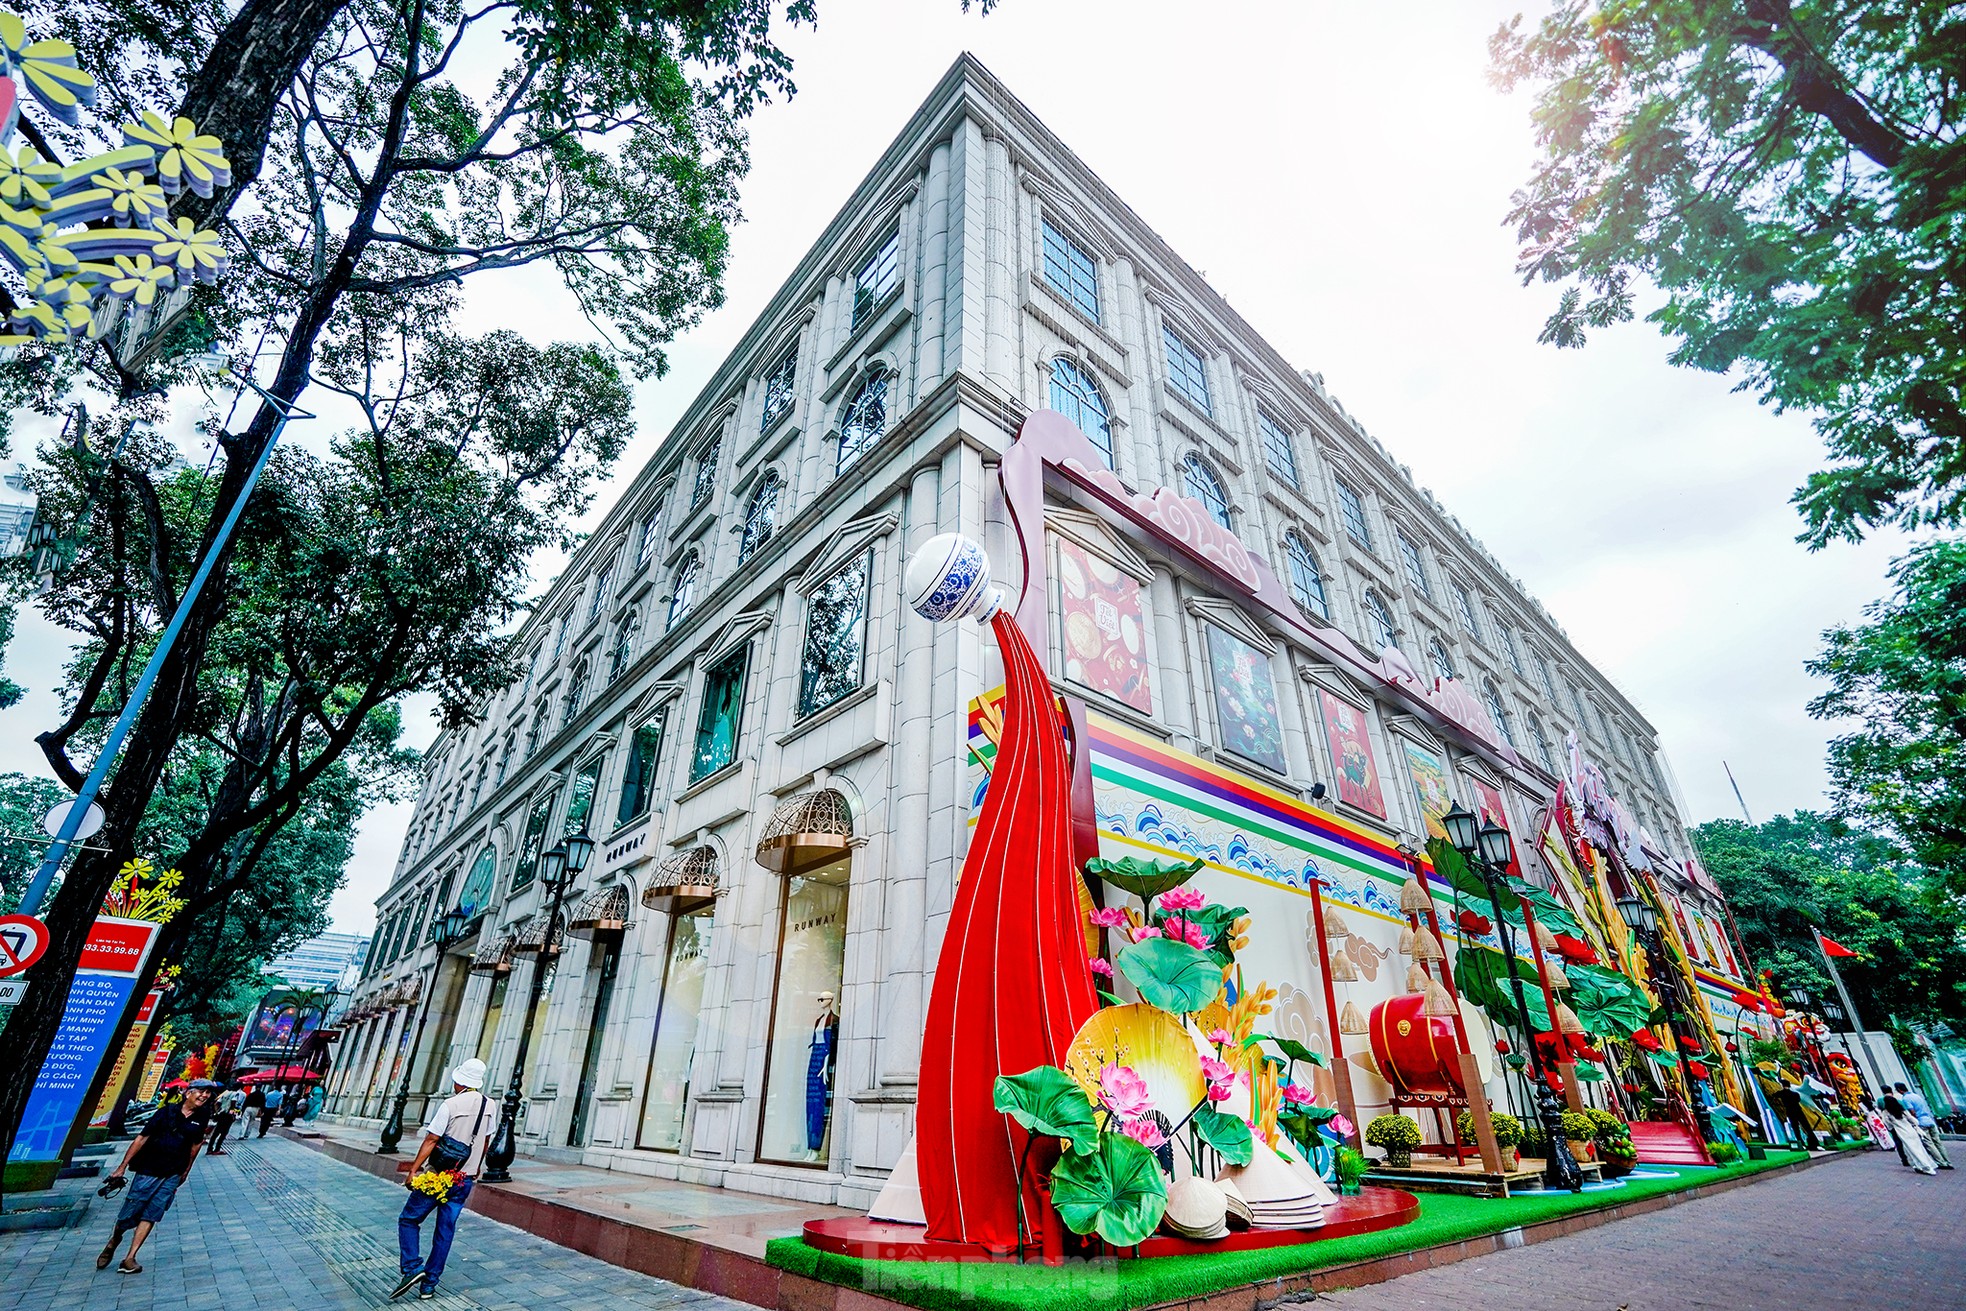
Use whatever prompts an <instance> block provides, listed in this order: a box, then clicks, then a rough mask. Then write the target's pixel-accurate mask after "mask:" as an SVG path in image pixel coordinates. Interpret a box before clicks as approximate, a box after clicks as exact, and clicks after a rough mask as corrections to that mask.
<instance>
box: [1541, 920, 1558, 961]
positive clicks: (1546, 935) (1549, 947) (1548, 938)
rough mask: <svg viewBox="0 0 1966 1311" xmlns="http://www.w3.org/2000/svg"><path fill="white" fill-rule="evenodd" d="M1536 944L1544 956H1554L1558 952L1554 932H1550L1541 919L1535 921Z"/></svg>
mask: <svg viewBox="0 0 1966 1311" xmlns="http://www.w3.org/2000/svg"><path fill="white" fill-rule="evenodd" d="M1536 945H1537V946H1538V947H1541V948H1542V949H1543V954H1544V955H1546V956H1554V955H1556V954H1557V952H1558V948H1557V945H1556V934H1554V933H1551V932H1550V926H1549V925H1547V924H1545V923H1543V922H1542V921H1541V920H1537V921H1536Z"/></svg>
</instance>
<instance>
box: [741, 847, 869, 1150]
mask: <svg viewBox="0 0 1966 1311" xmlns="http://www.w3.org/2000/svg"><path fill="white" fill-rule="evenodd" d="M849 867H850V862H849V861H847V860H840V861H836V862H834V863H833V864H831V865H827V866H824V867H822V868H820V869H818V870H814V871H812V872H811V873H808V874H805V875H802V876H801V875H794V876H792V877H789V878H787V879H786V880H785V890H784V901H783V912H782V914H781V917H780V921H779V922H780V924H781V925H782V926H783V928H782V931H781V935H780V938H779V950H778V984H777V990H776V993H775V995H774V1000H773V1005H772V1026H771V1046H770V1053H771V1054H770V1057H769V1059H768V1062H767V1065H766V1068H765V1104H764V1117H763V1120H762V1123H761V1124H760V1126H759V1131H758V1157H759V1159H760V1160H766V1161H791V1162H799V1163H810V1164H813V1165H824V1164H825V1163H826V1161H827V1159H828V1157H829V1156H830V1155H831V1153H832V1124H833V1085H834V1067H835V1066H836V1065H837V1063H838V1059H839V1042H840V980H841V977H842V975H843V973H844V968H845V962H846V894H847V871H848V869H849Z"/></svg>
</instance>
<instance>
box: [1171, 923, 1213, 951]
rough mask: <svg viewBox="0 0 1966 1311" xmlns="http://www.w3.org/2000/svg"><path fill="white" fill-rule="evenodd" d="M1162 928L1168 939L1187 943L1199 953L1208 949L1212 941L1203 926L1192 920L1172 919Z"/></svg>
mask: <svg viewBox="0 0 1966 1311" xmlns="http://www.w3.org/2000/svg"><path fill="white" fill-rule="evenodd" d="M1160 927H1161V932H1162V933H1164V934H1166V935H1167V936H1168V937H1170V938H1172V939H1174V940H1175V941H1176V942H1185V943H1187V944H1188V945H1189V946H1190V947H1193V948H1194V949H1195V950H1197V951H1200V950H1202V949H1203V948H1205V947H1207V946H1208V944H1209V942H1210V941H1212V939H1210V937H1209V936H1208V933H1207V932H1206V931H1205V930H1204V929H1203V928H1202V927H1201V925H1199V924H1196V923H1195V922H1194V921H1192V920H1184V919H1170V920H1168V921H1167V922H1166V923H1164V924H1162V925H1161V926H1160Z"/></svg>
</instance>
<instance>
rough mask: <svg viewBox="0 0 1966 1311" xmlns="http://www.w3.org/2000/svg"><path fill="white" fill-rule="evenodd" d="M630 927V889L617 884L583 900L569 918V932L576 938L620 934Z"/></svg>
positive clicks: (588, 895)
mask: <svg viewBox="0 0 1966 1311" xmlns="http://www.w3.org/2000/svg"><path fill="white" fill-rule="evenodd" d="M627 927H628V889H627V888H625V887H623V886H622V885H621V884H619V883H617V884H615V885H614V886H613V887H611V888H601V889H598V890H597V891H594V892H590V893H588V894H587V895H586V896H585V897H583V898H581V901H580V904H579V905H578V906H575V907H574V908H573V913H572V914H570V915H568V916H567V932H568V933H570V934H572V935H573V936H574V937H576V938H592V937H594V936H596V935H597V934H602V933H620V932H622V931H623V930H625V929H626V928H627Z"/></svg>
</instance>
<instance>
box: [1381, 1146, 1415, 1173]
mask: <svg viewBox="0 0 1966 1311" xmlns="http://www.w3.org/2000/svg"><path fill="white" fill-rule="evenodd" d="M1386 1164H1387V1165H1389V1166H1391V1167H1392V1168H1393V1169H1395V1170H1410V1169H1412V1168H1413V1152H1412V1149H1410V1148H1406V1147H1388V1148H1387V1149H1386Z"/></svg>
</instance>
